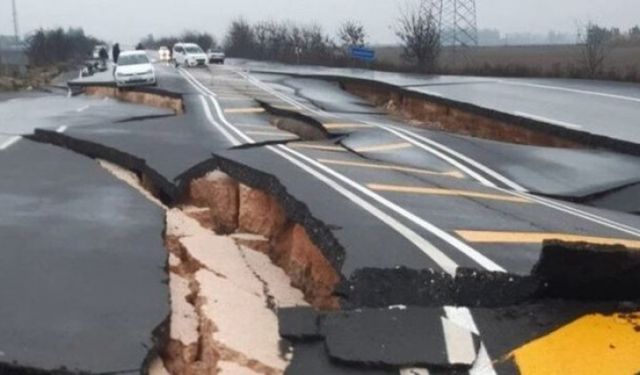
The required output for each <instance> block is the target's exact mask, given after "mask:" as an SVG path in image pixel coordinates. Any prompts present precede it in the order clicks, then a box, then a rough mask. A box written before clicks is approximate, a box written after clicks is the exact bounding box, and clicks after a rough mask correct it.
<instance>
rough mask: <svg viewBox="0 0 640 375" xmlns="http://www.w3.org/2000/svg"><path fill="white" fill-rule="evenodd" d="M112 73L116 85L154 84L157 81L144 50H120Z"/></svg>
mask: <svg viewBox="0 0 640 375" xmlns="http://www.w3.org/2000/svg"><path fill="white" fill-rule="evenodd" d="M113 75H114V77H115V80H116V85H117V86H118V87H126V86H141V85H153V86H155V85H156V84H157V83H158V80H157V79H156V71H155V69H154V68H153V65H151V61H149V57H148V56H147V53H146V52H145V51H126V52H122V53H121V54H120V58H119V59H118V65H116V67H115V70H114V72H113Z"/></svg>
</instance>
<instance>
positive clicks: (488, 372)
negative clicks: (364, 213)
mask: <svg viewBox="0 0 640 375" xmlns="http://www.w3.org/2000/svg"><path fill="white" fill-rule="evenodd" d="M207 91H209V90H207ZM285 98H286V97H285ZM210 99H211V101H212V103H213V104H214V107H215V108H216V111H217V113H218V116H219V118H220V119H221V120H222V121H223V123H225V125H227V126H228V127H230V128H231V129H233V130H235V131H236V133H238V134H239V135H241V136H244V137H245V138H246V139H248V140H251V138H249V137H248V136H246V135H243V134H242V132H241V131H240V130H239V129H237V128H235V127H234V126H233V125H232V124H231V123H229V122H228V121H227V119H226V117H225V116H224V113H223V112H222V109H221V108H220V106H219V103H218V102H217V101H216V100H215V98H214V97H210ZM285 101H286V99H285ZM295 103H296V102H294V103H292V104H293V105H296V104H295ZM279 147H280V148H281V149H282V150H284V151H289V152H291V153H295V151H293V150H291V149H289V148H287V147H285V146H279ZM267 148H268V149H270V150H272V151H273V152H275V153H277V154H279V155H280V156H282V157H284V158H285V159H287V160H289V161H290V162H292V163H294V164H295V165H298V166H299V167H300V168H302V169H303V170H305V171H307V172H308V173H311V174H312V175H314V176H315V177H316V178H317V179H320V180H321V181H323V182H325V183H326V184H328V185H329V186H331V187H333V188H334V190H336V191H338V192H341V193H342V194H343V195H345V194H347V195H349V196H353V197H355V200H354V201H357V202H360V205H361V207H362V205H365V206H367V205H368V206H371V205H370V204H369V203H368V202H366V201H364V200H362V199H361V198H360V197H359V196H357V195H355V194H353V193H352V192H351V191H349V190H346V189H344V188H343V187H342V186H340V185H339V184H337V183H336V182H335V181H334V180H331V179H329V178H327V177H326V176H325V175H323V174H321V173H319V172H317V171H316V170H314V169H312V168H310V167H309V166H308V165H305V164H303V163H301V162H300V161H299V160H296V159H293V158H289V157H288V156H287V155H285V154H283V153H282V152H280V151H279V150H277V149H276V148H275V147H273V146H268V147H267ZM316 164H318V163H316ZM320 166H321V167H324V166H322V165H320ZM326 169H328V168H326ZM328 170H329V171H332V170H331V169H328ZM334 173H335V172H334ZM345 178H346V177H345ZM370 193H371V194H375V193H373V192H370ZM345 196H346V195H345ZM389 203H390V202H389ZM371 207H372V209H373V210H376V211H379V212H380V213H381V214H382V215H385V216H386V217H388V215H386V214H385V213H384V212H382V211H380V210H379V209H378V208H377V207H375V206H371ZM370 212H371V211H370ZM388 218H390V217H388ZM390 219H391V221H390V222H391V223H392V224H393V225H398V226H397V228H396V230H398V229H402V230H403V231H405V230H406V231H407V234H409V235H411V237H412V238H413V235H414V234H415V232H413V231H411V230H410V229H408V228H407V227H406V226H404V225H402V224H401V223H399V222H397V221H396V220H395V219H393V218H390ZM396 223H397V224H396ZM387 225H389V224H387ZM416 236H417V234H416ZM405 238H407V239H409V240H411V239H410V237H407V236H406V235H405ZM417 240H418V241H425V242H426V243H427V244H428V245H429V246H432V245H431V244H430V243H429V242H427V241H426V240H424V239H423V238H422V237H420V236H417ZM454 240H456V239H455V238H454ZM460 243H461V242H460ZM461 244H462V245H464V246H466V244H463V243H461ZM418 248H420V247H419V246H418ZM420 249H422V248H420ZM435 250H436V251H438V252H439V249H435ZM471 250H473V249H471ZM423 251H424V250H423ZM427 255H429V254H427ZM442 255H443V256H444V257H445V260H446V259H448V257H446V255H444V254H442ZM479 255H480V256H481V257H482V255H481V254H479ZM432 259H433V258H432ZM487 260H488V259H487ZM449 261H450V262H451V263H452V265H450V266H446V265H445V266H442V265H441V267H443V269H444V270H445V271H446V270H447V268H448V267H455V268H454V269H453V270H452V271H449V272H455V269H457V264H456V263H455V262H454V261H452V260H450V259H449ZM488 261H489V262H490V263H491V264H493V265H495V268H494V270H496V271H499V270H502V271H504V270H503V269H502V268H501V267H499V266H498V265H497V264H495V263H493V262H491V261H490V260H488ZM491 264H489V265H490V266H491ZM483 266H485V265H483ZM445 267H447V268H445ZM485 267H486V266H485ZM492 268H493V267H492ZM465 310H466V311H467V316H465V317H464V319H466V321H464V322H463V323H464V324H465V325H466V326H472V327H475V323H474V322H473V317H472V316H471V313H470V312H469V311H468V310H467V309H466V308H461V309H460V311H462V312H459V313H458V314H457V315H456V316H454V318H456V319H458V320H461V319H460V317H461V316H464V311H465ZM474 332H477V328H475V330H474ZM445 340H447V342H449V341H451V340H452V338H450V337H448V336H446V335H445ZM481 345H482V346H481V354H482V355H481V356H479V358H478V359H477V360H476V363H475V364H474V368H476V367H477V366H481V367H482V369H483V371H481V372H477V371H476V372H475V373H474V375H494V374H495V371H494V370H493V364H492V362H491V358H490V357H489V355H488V353H487V351H486V349H485V348H484V344H481ZM405 370H406V371H408V372H405V371H404V370H401V374H407V373H409V374H411V373H415V374H420V375H424V374H427V375H428V374H429V372H428V371H427V370H426V369H405ZM416 370H417V371H418V372H415V371H416Z"/></svg>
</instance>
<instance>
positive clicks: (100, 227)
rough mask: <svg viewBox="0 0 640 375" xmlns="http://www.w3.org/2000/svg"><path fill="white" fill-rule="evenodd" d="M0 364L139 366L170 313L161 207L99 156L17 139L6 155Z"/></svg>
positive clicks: (1, 201)
mask: <svg viewBox="0 0 640 375" xmlns="http://www.w3.org/2000/svg"><path fill="white" fill-rule="evenodd" d="M0 191H1V192H2V193H1V194H0V238H2V239H3V240H2V245H1V246H0V251H1V253H2V258H3V260H4V261H3V262H0V285H3V287H2V288H0V300H2V301H3V303H2V304H0V352H2V356H1V357H0V362H2V363H3V367H8V368H9V370H8V371H12V373H13V372H18V373H19V371H23V370H25V369H27V368H31V369H40V370H46V371H52V370H56V369H60V368H65V369H66V370H68V371H86V372H91V373H105V372H114V371H134V372H140V371H143V369H144V368H145V366H146V364H147V361H148V360H149V359H150V356H151V355H152V353H153V349H154V347H155V343H154V337H153V331H154V329H156V327H158V326H159V325H160V324H161V323H162V322H163V321H164V319H165V318H166V317H167V316H168V315H169V305H168V301H169V298H168V291H167V286H166V283H165V281H166V277H167V276H166V273H165V272H164V267H165V265H166V258H167V253H166V250H165V249H164V246H163V240H162V232H163V229H164V213H163V210H162V209H161V208H159V207H157V206H155V205H154V204H153V203H151V202H149V201H148V200H146V199H145V198H144V197H143V196H142V195H140V194H139V193H138V192H137V191H135V190H133V189H131V188H129V187H127V186H126V185H123V184H122V183H121V182H119V181H117V180H116V179H115V178H113V177H112V176H111V175H109V174H108V172H106V171H104V170H102V169H101V167H100V166H99V165H98V163H96V162H95V161H93V160H91V159H89V158H86V157H84V156H79V155H76V154H74V153H72V152H70V151H68V150H63V149H61V148H57V147H54V146H50V145H43V144H38V143H33V142H30V141H26V140H23V141H20V142H19V143H17V144H16V145H14V146H13V147H12V148H11V149H10V150H7V151H5V152H3V155H2V158H0Z"/></svg>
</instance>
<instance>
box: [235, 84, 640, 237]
mask: <svg viewBox="0 0 640 375" xmlns="http://www.w3.org/2000/svg"><path fill="white" fill-rule="evenodd" d="M236 73H237V74H239V75H241V76H243V77H245V78H247V79H249V78H251V81H252V82H253V81H254V80H255V79H254V78H253V77H249V76H247V75H245V74H244V73H241V72H236ZM258 82H259V81H258ZM260 83H261V84H262V82H260ZM256 85H257V84H256ZM257 86H258V85H257ZM259 87H263V89H264V90H265V91H267V92H270V93H271V94H273V95H275V96H277V97H279V98H280V99H282V100H284V101H286V102H288V103H290V104H292V105H294V106H297V107H298V108H302V109H305V110H307V111H309V112H312V113H315V114H318V115H323V116H327V115H330V116H332V117H341V118H345V119H349V118H348V117H346V116H335V115H333V114H331V113H327V112H320V111H317V110H315V109H313V108H310V107H307V106H305V105H303V104H301V103H299V102H297V101H295V100H294V99H289V98H288V97H286V96H284V95H283V94H280V93H279V92H276V91H274V90H272V89H270V88H268V87H266V86H264V85H260V86H259ZM372 125H373V123H372ZM394 128H395V129H397V130H400V131H402V132H404V133H406V134H409V135H411V136H414V137H416V138H418V139H421V140H422V141H426V142H428V143H429V144H432V145H433V146H435V147H438V148H439V149H441V150H443V151H446V152H448V153H449V154H452V155H455V156H457V157H458V158H460V159H462V160H464V161H466V162H467V163H469V164H470V165H472V166H474V167H475V168H478V169H480V170H482V171H484V172H485V173H487V174H488V175H490V176H492V177H494V178H496V179H497V180H499V181H501V182H503V183H504V184H505V185H507V186H509V187H511V188H512V189H513V190H515V192H513V191H510V190H506V189H501V188H498V190H500V191H503V192H505V193H509V194H515V195H518V196H521V197H527V198H529V199H532V200H534V201H535V202H537V203H539V204H542V205H544V206H546V207H549V208H552V209H555V210H558V211H561V212H565V213H568V214H570V215H572V216H576V217H580V218H582V219H585V220H587V221H591V222H594V223H598V224H601V225H603V226H606V227H608V228H611V229H616V230H619V231H621V232H624V233H628V234H632V235H634V236H639V237H640V231H639V230H637V229H636V228H633V227H631V226H628V225H625V224H622V223H619V222H616V221H614V220H611V219H607V218H604V217H602V216H599V215H595V214H591V213H589V212H586V211H583V210H580V209H577V208H574V207H570V206H567V205H565V204H562V203H559V202H556V201H552V200H549V199H546V198H542V197H538V196H535V195H531V194H528V191H527V190H526V189H525V188H524V187H522V186H520V185H519V184H517V183H516V182H514V181H511V180H509V179H508V178H506V177H504V176H503V175H500V174H499V173H497V172H495V171H493V170H492V169H490V168H489V167H487V166H485V165H484V164H481V163H480V162H478V161H476V160H473V159H471V158H469V157H467V156H465V155H463V154H461V153H459V152H457V151H454V150H452V149H451V148H449V147H447V146H445V145H443V144H441V143H438V142H435V141H433V140H428V139H427V138H424V137H421V136H419V135H417V134H415V133H413V132H411V131H409V130H407V129H401V128H398V127H394ZM425 150H426V151H429V152H431V151H430V149H429V148H425ZM439 154H440V153H434V155H436V156H438V155H439ZM443 160H445V161H449V160H451V159H450V158H447V159H443ZM450 164H451V163H450ZM451 165H452V166H454V167H458V165H460V164H459V163H457V162H455V161H454V163H453V164H451ZM464 169H465V170H466V171H467V174H469V173H468V172H469V169H468V168H466V167H464ZM469 175H470V176H471V177H473V176H474V175H475V176H478V175H477V174H476V173H474V172H471V174H469ZM480 178H481V180H479V182H480V183H482V181H483V180H484V181H486V179H484V178H482V177H480ZM476 180H477V181H478V179H476Z"/></svg>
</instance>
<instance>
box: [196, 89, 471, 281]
mask: <svg viewBox="0 0 640 375" xmlns="http://www.w3.org/2000/svg"><path fill="white" fill-rule="evenodd" d="M209 98H210V100H211V102H212V103H213V105H214V108H215V110H216V112H217V114H218V118H220V120H222V122H223V124H225V125H226V126H227V127H228V128H230V129H231V130H233V131H234V132H235V133H236V134H238V136H239V137H241V138H243V139H245V140H246V141H247V142H254V141H253V139H251V137H249V136H247V135H245V134H244V133H243V132H242V131H240V130H239V129H238V128H236V127H235V126H233V125H232V124H231V123H230V122H229V121H227V119H226V117H225V116H224V114H223V111H222V108H221V107H220V105H219V103H218V102H217V101H216V100H215V98H213V97H209ZM267 148H268V149H269V150H271V151H273V152H275V153H276V154H278V155H280V156H281V157H283V158H285V159H287V160H289V161H290V162H291V163H293V164H295V165H296V166H298V167H299V168H301V169H303V170H305V171H306V172H308V173H309V174H311V175H313V176H314V177H316V178H317V179H319V180H320V181H322V182H324V183H325V184H327V185H329V186H330V187H331V188H333V189H334V190H336V191H337V192H339V193H340V194H342V195H343V196H345V197H346V198H347V199H349V200H350V201H352V202H354V203H356V204H357V205H358V206H360V207H361V208H363V209H364V210H366V211H368V212H369V213H370V214H372V215H373V216H375V217H377V218H378V219H379V220H381V221H382V222H384V223H385V224H387V225H388V226H389V227H391V228H392V229H394V230H395V231H396V232H398V233H400V234H401V235H402V236H404V237H405V238H406V239H407V240H409V241H410V242H411V243H412V244H414V245H415V246H416V247H417V248H418V249H420V250H421V251H422V252H423V253H424V254H425V255H427V256H428V257H429V258H431V259H432V260H433V261H434V262H435V263H436V264H437V265H438V266H439V267H441V268H442V269H443V270H444V271H445V272H447V273H449V274H451V275H455V273H456V270H457V268H458V265H457V264H456V263H455V262H454V261H453V260H452V259H451V258H449V257H448V256H447V255H446V254H444V253H443V252H442V251H441V250H440V249H438V248H436V247H435V246H433V244H431V243H430V242H429V241H427V240H425V239H424V238H423V237H422V236H420V235H419V234H417V233H416V232H414V231H413V230H411V229H409V228H408V227H406V226H405V225H403V224H402V223H400V222H399V221H397V220H396V219H394V218H392V217H391V216H389V215H387V214H386V213H385V212H383V211H382V210H380V209H378V208H377V207H375V206H373V205H372V204H370V203H369V202H367V201H365V200H364V199H362V198H360V197H359V196H358V195H355V194H354V193H352V192H351V191H350V190H347V189H345V188H344V187H342V186H340V185H339V184H337V183H336V182H335V181H334V180H332V179H330V178H328V177H326V176H325V175H323V174H321V173H319V172H317V171H316V170H314V169H312V168H310V167H309V166H308V165H305V164H303V163H302V162H300V161H299V159H300V158H299V157H298V159H296V158H294V157H291V156H289V155H286V154H285V153H284V152H288V153H289V154H292V155H294V156H297V155H296V154H298V153H297V152H295V151H293V150H291V149H289V148H287V147H284V146H278V148H279V149H280V150H278V148H275V147H273V146H269V147H267ZM282 151H284V152H282ZM298 155H300V154H298ZM315 164H316V165H315V167H316V169H317V168H318V165H320V164H319V163H315ZM320 166H322V165H320ZM322 167H323V168H321V169H327V170H329V169H328V168H326V167H324V166H322ZM354 184H355V182H354ZM362 188H363V189H364V187H362ZM367 190H368V189H367ZM371 193H372V194H375V193H373V192H371Z"/></svg>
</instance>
